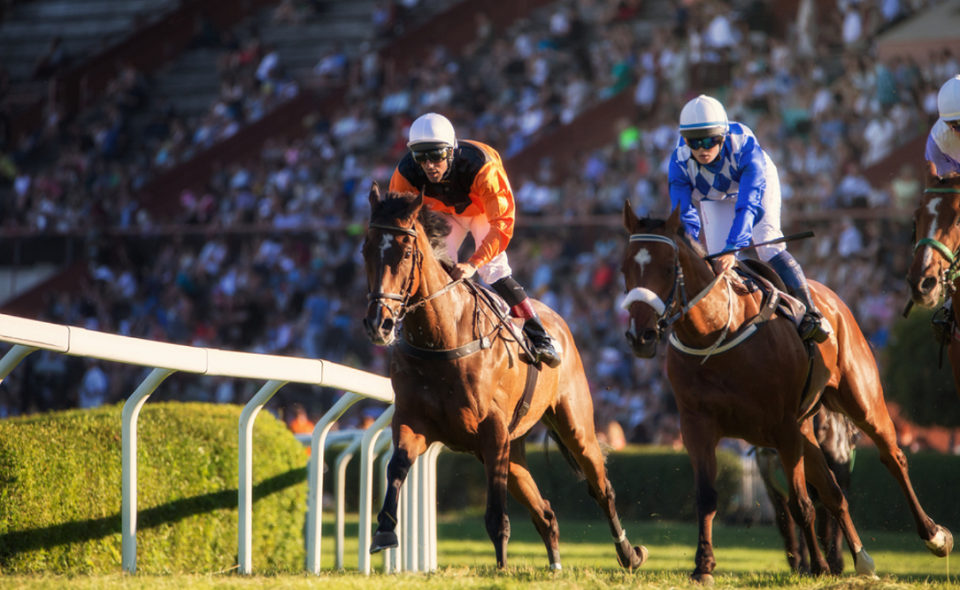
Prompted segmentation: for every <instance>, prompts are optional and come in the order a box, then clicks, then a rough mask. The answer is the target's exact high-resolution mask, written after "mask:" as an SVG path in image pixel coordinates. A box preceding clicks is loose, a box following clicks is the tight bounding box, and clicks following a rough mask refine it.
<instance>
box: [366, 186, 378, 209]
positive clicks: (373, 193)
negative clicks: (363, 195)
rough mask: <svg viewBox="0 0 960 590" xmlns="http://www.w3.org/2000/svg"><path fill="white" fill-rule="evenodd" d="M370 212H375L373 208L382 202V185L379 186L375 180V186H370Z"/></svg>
mask: <svg viewBox="0 0 960 590" xmlns="http://www.w3.org/2000/svg"><path fill="white" fill-rule="evenodd" d="M369 198H370V210H371V211H373V208H374V207H376V206H377V203H379V202H380V185H379V184H377V181H376V180H374V181H373V184H372V185H370V195H369Z"/></svg>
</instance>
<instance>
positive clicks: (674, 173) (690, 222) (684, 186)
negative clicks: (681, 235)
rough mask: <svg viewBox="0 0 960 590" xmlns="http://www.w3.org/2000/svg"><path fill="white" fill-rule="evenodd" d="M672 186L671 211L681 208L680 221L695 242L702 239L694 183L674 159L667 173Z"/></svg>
mask: <svg viewBox="0 0 960 590" xmlns="http://www.w3.org/2000/svg"><path fill="white" fill-rule="evenodd" d="M667 178H668V180H669V184H670V209H671V211H672V210H673V209H676V208H677V207H680V220H681V221H682V222H683V227H684V228H685V229H686V230H687V234H689V235H690V237H691V238H693V239H694V240H696V239H698V238H699V237H700V215H699V214H698V213H697V209H696V207H694V206H693V183H692V182H691V181H690V177H689V176H687V170H686V168H684V167H683V166H681V165H680V163H679V162H678V161H677V159H676V157H674V158H673V159H672V160H671V161H670V170H669V172H668V173H667Z"/></svg>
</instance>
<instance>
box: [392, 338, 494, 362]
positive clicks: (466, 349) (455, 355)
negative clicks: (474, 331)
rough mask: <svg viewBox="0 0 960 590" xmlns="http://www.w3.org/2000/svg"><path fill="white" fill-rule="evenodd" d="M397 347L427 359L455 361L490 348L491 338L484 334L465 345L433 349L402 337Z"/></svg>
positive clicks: (414, 355) (406, 352)
mask: <svg viewBox="0 0 960 590" xmlns="http://www.w3.org/2000/svg"><path fill="white" fill-rule="evenodd" d="M397 347H398V348H399V349H400V350H401V351H402V352H403V353H405V354H407V355H409V356H412V357H414V358H418V359H422V360H425V361H455V360H457V359H462V358H463V357H466V356H470V355H471V354H474V353H476V352H480V351H481V350H484V349H487V348H490V339H489V338H487V337H486V336H484V337H483V338H480V339H479V340H474V341H473V342H468V343H467V344H464V345H463V346H459V347H457V348H451V349H448V350H431V349H429V348H420V347H419V346H414V345H412V344H410V343H409V342H407V341H406V340H404V339H403V338H401V339H400V340H398V341H397Z"/></svg>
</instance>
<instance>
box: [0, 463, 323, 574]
mask: <svg viewBox="0 0 960 590" xmlns="http://www.w3.org/2000/svg"><path fill="white" fill-rule="evenodd" d="M306 478H307V468H306V467H299V468H297V469H291V470H290V471H287V472H286V473H281V474H280V475H276V476H274V477H271V478H270V479H266V480H264V481H262V482H260V483H258V484H256V485H255V486H253V500H254V502H256V501H257V500H259V499H261V498H265V497H267V496H270V495H272V494H275V493H277V492H280V491H283V490H285V489H287V488H289V487H291V486H294V485H297V484H299V483H301V482H303V481H305V480H306ZM238 496H239V490H238V489H237V488H234V489H231V490H223V491H220V492H213V493H210V494H203V495H200V496H193V497H191V498H184V499H182V500H175V501H173V502H168V503H167V504H163V505H161V506H155V507H154V508H148V509H147V510H142V511H140V512H138V513H137V528H138V529H149V528H154V527H158V526H161V525H165V524H169V523H173V522H178V521H181V520H183V519H185V518H189V517H191V516H195V515H198V514H206V513H209V512H213V511H215V510H223V509H236V508H237V506H238V503H239V499H238ZM122 524H123V515H122V514H115V515H112V516H106V517H103V518H92V519H89V520H82V521H76V522H67V523H63V524H58V525H53V526H48V527H42V528H35V529H29V530H25V531H16V532H12V533H6V534H3V535H0V559H5V558H9V557H13V556H15V555H17V554H19V553H23V552H27V551H35V550H38V549H50V548H52V547H57V546H59V545H69V544H72V543H84V542H88V541H93V540H97V539H102V538H105V537H109V536H111V535H116V534H118V533H120V532H121V529H122Z"/></svg>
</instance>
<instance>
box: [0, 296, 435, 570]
mask: <svg viewBox="0 0 960 590" xmlns="http://www.w3.org/2000/svg"><path fill="white" fill-rule="evenodd" d="M0 341H3V342H8V343H11V344H13V345H14V346H13V347H12V348H11V350H10V351H8V352H7V354H6V355H4V356H3V358H2V359H0V382H2V381H3V379H4V378H6V376H7V375H9V374H10V371H12V370H13V369H14V367H16V366H17V365H18V364H19V363H20V362H21V361H22V360H23V359H24V358H26V357H27V356H28V355H29V354H30V353H31V352H34V351H35V350H38V349H45V350H51V351H55V352H60V353H63V354H68V355H72V356H83V357H90V358H96V359H101V360H105V361H113V362H121V363H127V364H134V365H140V366H144V367H153V371H151V372H150V374H149V375H148V376H147V378H146V379H145V380H144V381H143V383H141V384H140V386H139V387H138V388H137V390H136V391H135V392H134V393H133V395H132V396H131V397H130V398H129V399H128V400H127V401H126V403H125V404H124V407H123V418H122V420H123V449H122V453H123V475H122V479H123V501H122V502H123V504H122V520H123V524H122V533H121V539H122V545H123V552H122V567H123V570H124V571H126V572H128V573H135V572H136V556H137V536H136V531H137V420H138V417H139V414H140V409H141V408H142V407H143V404H144V403H145V402H146V400H147V398H148V397H149V396H150V395H151V394H152V393H153V392H154V391H155V390H156V388H157V387H158V386H159V385H160V384H161V383H162V382H163V381H164V380H165V379H166V378H167V377H169V376H170V375H172V374H173V373H175V372H176V371H182V372H187V373H195V374H200V375H217V376H226V377H236V378H241V379H262V380H266V381H267V383H266V384H265V385H263V387H262V388H261V389H260V391H259V392H258V393H257V394H256V395H255V396H254V398H253V399H252V400H251V401H250V402H249V403H248V404H247V405H246V406H245V407H244V409H243V411H242V412H241V416H240V424H239V446H240V448H239V462H240V465H239V481H238V503H239V506H238V508H239V513H238V531H239V532H238V541H239V547H238V555H237V559H238V562H239V569H240V572H241V573H244V574H249V573H252V569H253V568H252V543H251V537H252V509H253V497H252V489H253V474H252V454H253V437H252V433H253V422H254V420H255V419H256V416H257V414H258V413H259V412H260V410H261V409H262V408H263V406H264V405H265V404H266V403H267V401H269V399H270V398H271V397H272V396H273V395H274V394H275V393H276V392H277V391H278V390H279V389H280V388H281V387H283V386H284V385H286V384H287V383H291V382H293V383H308V384H313V385H322V386H326V387H333V388H336V389H342V390H345V391H346V392H347V393H346V394H344V395H343V397H341V399H340V400H339V401H338V402H337V403H336V404H335V405H334V407H333V408H331V409H330V410H329V411H328V412H327V414H326V415H324V416H323V418H322V419H321V420H320V421H319V422H318V423H317V425H316V427H315V429H314V432H313V435H312V437H311V449H312V453H311V459H310V464H309V466H308V470H307V473H308V480H309V482H308V483H309V490H310V491H309V497H308V500H309V502H308V517H307V532H306V535H307V570H308V571H310V572H313V573H315V574H319V573H320V522H321V508H322V503H321V498H322V493H323V485H322V484H323V468H322V466H323V456H324V449H325V446H326V445H325V444H324V443H325V439H326V437H327V435H328V433H329V432H330V429H331V428H332V427H333V425H334V423H335V422H336V421H337V420H338V419H339V418H340V417H341V416H343V414H344V413H345V412H346V411H347V410H348V409H349V408H350V407H351V406H352V405H353V404H355V403H356V402H358V401H360V400H361V399H363V398H369V399H375V400H378V401H382V402H385V403H388V404H392V403H393V387H392V386H391V384H390V380H389V379H387V378H385V377H380V376H378V375H374V374H371V373H366V372H364V371H360V370H357V369H353V368H350V367H345V366H343V365H338V364H336V363H332V362H330V361H325V360H311V359H299V358H291V357H280V356H270V355H261V354H251V353H244V352H230V351H224V350H218V349H212V348H196V347H190V346H181V345H176V344H168V343H163V342H153V341H150V340H144V339H139V338H130V337H127V336H117V335H112V334H104V333H101V332H95V331H91V330H86V329H84V328H76V327H68V326H61V325H57V324H50V323H46V322H39V321H35V320H28V319H24V318H18V317H15V316H9V315H4V314H0ZM392 415H393V407H392V406H391V407H390V408H388V409H387V410H386V411H385V412H384V413H383V414H382V415H381V417H380V418H379V419H378V420H377V421H376V422H375V424H374V426H373V427H371V428H370V429H369V430H368V431H366V433H365V434H364V435H363V438H362V443H361V481H360V494H361V501H360V525H361V526H360V549H359V565H360V569H361V571H363V572H364V573H370V561H369V554H368V553H367V547H368V546H369V543H370V512H371V509H372V499H373V489H372V479H373V478H372V461H373V460H374V458H375V456H376V452H375V445H376V442H377V439H378V438H379V435H380V433H381V432H382V431H383V429H384V428H385V427H386V425H387V424H388V423H389V420H390V418H391V417H392ZM435 448H436V449H437V452H431V453H428V454H426V455H425V456H424V457H423V459H424V461H422V462H418V463H422V464H423V465H422V468H423V469H424V470H425V471H426V472H428V473H429V475H427V476H426V477H427V478H428V479H429V481H430V484H429V485H428V486H424V482H422V481H420V480H421V479H422V478H423V477H424V476H421V475H418V476H417V477H412V478H410V479H411V480H416V481H411V482H410V483H409V485H405V486H404V488H405V489H408V490H410V491H413V490H414V488H416V492H415V493H416V495H417V497H419V496H420V495H421V494H424V495H426V496H427V498H424V499H421V500H419V501H420V502H421V506H424V505H425V506H427V507H428V508H427V509H426V510H423V509H421V514H422V515H423V516H422V517H421V518H420V519H419V520H418V521H417V522H416V523H411V524H409V525H407V527H408V528H410V529H412V530H417V534H419V535H420V537H419V538H427V539H432V542H430V543H428V544H427V545H426V551H428V552H429V554H431V555H432V565H428V566H427V568H428V569H435V568H436V530H433V531H427V530H425V529H424V527H425V526H427V525H428V524H429V526H431V527H434V529H435V527H436V495H435V494H436V491H435V489H434V488H435V483H436V475H435V473H434V471H435V464H436V455H437V454H438V453H439V448H440V447H439V446H436V447H435ZM411 475H413V474H412V473H411ZM421 486H424V489H423V490H421V489H420V488H421ZM427 490H429V491H427ZM405 524H406V523H405ZM405 541H406V539H405ZM405 544H408V543H406V542H405ZM410 545H411V547H410V551H415V550H416V549H414V547H413V546H412V544H410ZM421 545H422V542H421ZM401 549H403V547H401ZM422 552H423V549H422V548H421V551H420V553H422ZM386 559H387V562H386V563H387V570H388V571H397V570H398V569H399V567H398V565H399V563H400V559H399V557H398V554H396V553H395V552H392V551H389V552H387V556H386ZM428 559H429V558H428ZM421 561H422V559H421ZM414 567H416V566H414ZM421 569H423V566H422V565H421Z"/></svg>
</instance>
